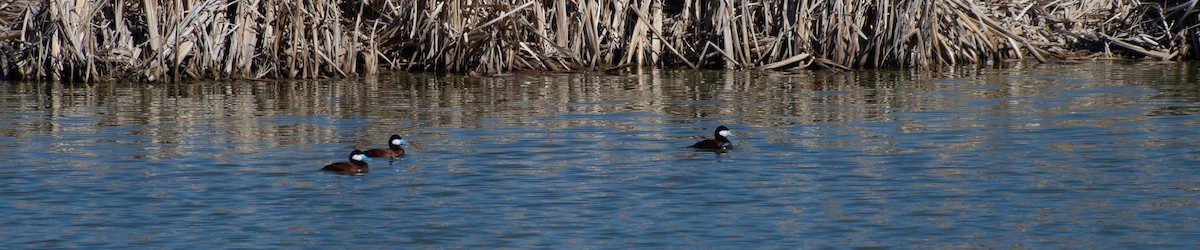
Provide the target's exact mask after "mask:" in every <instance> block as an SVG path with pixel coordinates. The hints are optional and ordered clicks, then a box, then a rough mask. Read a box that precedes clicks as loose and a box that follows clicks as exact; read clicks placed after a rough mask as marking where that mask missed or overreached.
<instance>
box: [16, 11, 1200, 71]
mask: <svg viewBox="0 0 1200 250" xmlns="http://www.w3.org/2000/svg"><path fill="white" fill-rule="evenodd" d="M1196 1H1197V0H1191V1H1171V0H1162V1H1153V2H1142V1H1138V0H1084V1H1066V0H997V1H974V0H890V1H889V0H883V1H880V0H714V1H698V0H626V1H620V0H575V1H532V0H497V1H423V0H417V1H395V0H377V1H340V0H330V1H320V0H318V1H314V0H297V1H262V0H109V1H99V0H76V1H70V0H68V1H44V0H8V1H4V2H0V78H3V79H38V80H54V81H111V80H126V81H161V80H167V79H230V78H234V79H259V78H306V79H307V78H322V77H341V76H350V75H374V74H377V73H378V72H379V71H380V70H385V71H386V70H408V71H434V72H445V73H463V74H472V75H489V74H504V73H509V72H518V71H611V70H621V69H625V68H629V67H687V68H732V69H745V68H759V69H779V70H786V69H802V68H814V67H815V68H826V67H832V68H863V67H930V66H936V65H949V64H975V63H986V62H988V61H995V60H1008V59H1035V60H1038V61H1047V60H1063V59H1101V58H1138V57H1146V58H1151V59H1156V60H1178V59H1183V58H1194V57H1195V53H1190V51H1191V47H1192V46H1193V45H1194V44H1196V42H1197V41H1200V36H1197V32H1196V31H1197V28H1196V27H1197V20H1198V19H1197V17H1198V16H1200V15H1197V12H1198V11H1200V9H1197V8H1195V5H1196Z"/></svg>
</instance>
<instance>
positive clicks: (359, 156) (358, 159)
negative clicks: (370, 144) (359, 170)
mask: <svg viewBox="0 0 1200 250" xmlns="http://www.w3.org/2000/svg"><path fill="white" fill-rule="evenodd" d="M351 159H354V160H356V161H362V160H364V159H367V157H366V156H363V155H354V157H351Z"/></svg>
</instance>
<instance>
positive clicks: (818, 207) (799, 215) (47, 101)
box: [0, 63, 1200, 248]
mask: <svg viewBox="0 0 1200 250" xmlns="http://www.w3.org/2000/svg"><path fill="white" fill-rule="evenodd" d="M1198 70H1200V68H1197V67H1196V66H1195V65H1191V64H1174V63H1166V64H1104V63H1089V64H1081V65H1035V66H1026V65H1013V66H1010V67H1005V68H948V69H944V70H940V71H935V72H917V71H862V72H840V73H839V72H796V73H790V72H789V73H783V72H733V71H699V72H695V71H653V72H646V73H644V74H639V75H632V76H610V75H585V74H554V75H529V76H510V77H490V78H479V77H433V76H426V75H410V74H397V75H389V76H381V77H379V78H372V79H353V80H340V81H235V82H211V83H182V84H161V85H145V84H125V83H102V84H86V85H84V84H58V83H33V82H15V83H0V157H3V158H4V159H6V161H5V163H4V164H2V165H0V183H4V185H0V194H2V195H3V196H4V197H5V199H3V200H0V207H3V208H6V209H7V211H8V213H7V215H6V216H5V217H3V218H2V219H0V224H2V225H5V226H4V229H5V230H3V231H4V233H0V235H3V237H0V245H7V246H18V247H19V248H64V247H71V248H121V247H136V246H170V247H212V246H221V247H255V248H259V247H263V246H266V247H276V248H278V247H283V248H294V247H296V246H318V247H322V246H339V247H346V246H351V247H353V248H374V247H398V246H400V247H403V246H413V245H428V246H433V247H470V248H479V247H488V248H494V247H513V248H530V247H539V246H543V247H544V246H561V245H576V246H585V245H594V246H605V247H611V248H629V247H649V248H663V247H677V246H685V247H687V246H723V247H729V248H757V247H760V246H764V245H776V246H782V247H787V248H794V247H834V246H857V247H875V246H899V247H917V248H976V247H978V248H1030V247H1036V248H1062V247H1078V246H1083V247H1087V248H1095V247H1104V248H1108V247H1123V248H1124V247H1128V248H1135V247H1136V248H1141V247H1172V248H1192V247H1196V246H1198V244H1200V233H1197V232H1198V231H1197V230H1196V228H1195V227H1196V226H1195V225H1200V223H1198V222H1200V207H1198V204H1200V203H1197V195H1198V194H1200V178H1197V176H1200V169H1197V168H1196V167H1197V166H1200V135H1197V133H1196V132H1195V131H1196V130H1195V128H1196V127H1197V125H1200V117H1198V115H1197V114H1196V113H1197V111H1200V85H1197V84H1196V82H1200V81H1198V79H1197V75H1198V74H1197V72H1198ZM717 125H727V126H729V127H730V128H731V129H733V130H734V132H735V134H737V135H738V136H736V137H733V138H732V139H733V140H734V143H735V144H736V145H737V146H738V148H737V149H736V150H735V151H733V152H730V153H728V154H722V155H716V154H712V153H706V152H695V151H690V150H687V149H686V148H684V147H685V146H687V145H691V143H694V142H696V141H698V140H702V139H704V138H708V137H710V136H711V133H712V132H711V131H712V129H713V128H714V127H715V126H717ZM391 134H401V135H403V136H404V137H405V138H406V139H408V140H409V141H410V142H411V143H412V145H410V146H408V147H407V149H408V150H407V151H408V155H407V156H406V157H405V158H403V159H401V160H399V161H396V162H394V163H389V162H388V161H386V160H373V161H371V162H370V163H371V173H369V174H366V175H362V176H340V175H332V174H326V173H322V172H320V171H317V169H319V168H320V167H321V166H323V165H325V164H328V163H331V162H334V161H343V160H345V155H346V154H347V153H348V152H349V151H350V150H353V149H366V148H378V147H384V146H385V139H386V138H387V136H389V135H391Z"/></svg>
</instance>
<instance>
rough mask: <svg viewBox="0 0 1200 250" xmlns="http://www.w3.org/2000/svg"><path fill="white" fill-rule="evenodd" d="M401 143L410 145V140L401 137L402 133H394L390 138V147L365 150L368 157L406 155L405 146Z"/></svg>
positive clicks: (397, 156)
mask: <svg viewBox="0 0 1200 250" xmlns="http://www.w3.org/2000/svg"><path fill="white" fill-rule="evenodd" d="M400 145H408V141H406V140H404V138H401V137H400V135H392V137H389V138H388V148H375V149H370V150H367V151H366V152H364V154H366V155H367V157H387V158H391V159H396V158H400V157H401V156H404V148H401V147H400Z"/></svg>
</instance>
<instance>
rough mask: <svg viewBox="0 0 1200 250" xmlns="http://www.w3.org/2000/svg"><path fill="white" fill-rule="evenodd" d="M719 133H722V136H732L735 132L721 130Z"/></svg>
mask: <svg viewBox="0 0 1200 250" xmlns="http://www.w3.org/2000/svg"><path fill="white" fill-rule="evenodd" d="M717 134H720V135H721V136H731V135H733V133H729V130H721V132H717Z"/></svg>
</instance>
